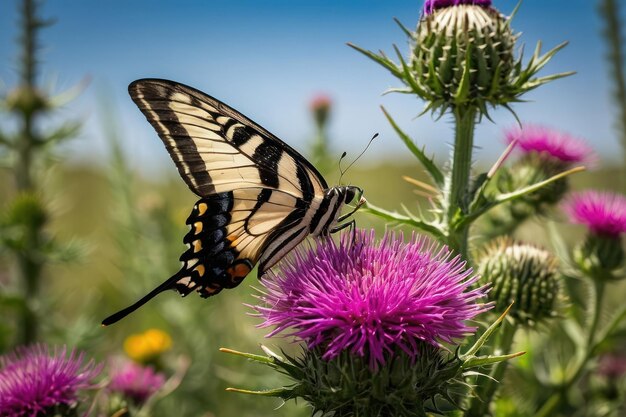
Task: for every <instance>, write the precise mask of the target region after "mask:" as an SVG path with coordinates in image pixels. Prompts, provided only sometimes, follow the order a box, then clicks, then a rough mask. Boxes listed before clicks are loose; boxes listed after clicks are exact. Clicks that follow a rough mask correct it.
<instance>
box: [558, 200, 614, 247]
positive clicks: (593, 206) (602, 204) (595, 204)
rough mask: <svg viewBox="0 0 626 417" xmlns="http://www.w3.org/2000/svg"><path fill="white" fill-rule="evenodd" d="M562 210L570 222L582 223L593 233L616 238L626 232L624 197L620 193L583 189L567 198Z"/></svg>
mask: <svg viewBox="0 0 626 417" xmlns="http://www.w3.org/2000/svg"><path fill="white" fill-rule="evenodd" d="M563 210H564V211H565V212H566V213H567V214H568V215H569V218H570V221H571V222H572V223H576V224H583V225H585V226H587V227H588V228H589V230H591V232H592V233H594V234H597V235H603V236H608V237H612V238H617V237H619V235H620V234H622V233H626V197H625V196H623V195H621V194H614V193H610V192H599V191H593V190H590V191H583V192H580V193H576V194H574V195H572V196H571V197H570V198H568V199H567V200H566V201H565V203H564V204H563Z"/></svg>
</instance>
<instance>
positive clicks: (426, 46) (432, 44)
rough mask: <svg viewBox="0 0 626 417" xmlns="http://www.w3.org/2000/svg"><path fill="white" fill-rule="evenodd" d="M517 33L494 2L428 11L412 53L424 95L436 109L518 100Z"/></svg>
mask: <svg viewBox="0 0 626 417" xmlns="http://www.w3.org/2000/svg"><path fill="white" fill-rule="evenodd" d="M517 38H518V35H516V34H514V33H513V32H512V30H511V28H510V26H509V21H508V19H506V18H505V17H504V16H503V15H502V14H500V13H499V12H498V11H497V10H495V9H493V8H491V7H483V6H479V5H458V6H451V7H445V8H441V9H438V10H435V11H434V12H433V13H430V14H426V15H424V16H423V17H422V19H420V21H419V23H418V25H417V29H416V31H415V33H414V34H413V42H412V48H411V55H410V58H409V67H410V72H411V75H412V76H413V78H414V81H415V84H416V86H418V87H419V88H418V90H419V92H420V93H421V94H420V97H421V98H423V99H424V100H426V101H428V102H430V103H432V106H433V110H434V109H435V108H442V110H443V109H446V108H448V107H457V106H474V107H478V108H479V109H484V108H486V104H491V105H493V106H496V105H499V104H506V103H509V102H511V101H513V100H514V99H515V98H516V96H517V95H518V94H519V93H520V92H519V91H518V88H516V86H515V85H512V83H511V81H513V80H514V79H515V77H516V74H514V72H515V64H516V62H515V59H514V48H515V42H516V40H517ZM416 92H417V91H416Z"/></svg>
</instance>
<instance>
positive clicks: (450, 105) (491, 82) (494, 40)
mask: <svg viewBox="0 0 626 417" xmlns="http://www.w3.org/2000/svg"><path fill="white" fill-rule="evenodd" d="M401 26H402V25H401ZM402 29H403V31H404V32H405V33H406V34H407V35H408V36H409V43H410V45H411V51H410V56H409V58H408V60H406V59H405V58H404V57H403V56H402V54H401V53H400V52H399V51H398V50H397V49H396V53H397V55H398V58H399V59H400V63H399V64H397V63H395V62H393V61H392V60H391V59H390V58H389V57H387V56H386V55H385V54H384V53H382V52H381V53H380V54H376V53H374V52H371V51H368V50H365V49H362V48H359V47H357V46H355V45H351V44H350V46H352V47H353V48H355V49H356V50H358V51H359V52H361V53H363V54H365V55H366V56H368V57H369V58H370V59H372V60H374V61H375V62H377V63H378V64H380V65H382V66H383V67H385V68H386V69H387V70H389V71H390V72H391V73H392V74H393V75H394V76H395V77H397V78H398V79H400V81H402V82H403V83H404V84H405V86H406V88H394V89H392V90H390V91H396V92H402V93H412V94H416V95H417V96H418V97H420V98H421V99H423V100H424V101H426V110H425V111H428V110H431V111H433V112H439V113H440V114H443V113H445V112H446V111H447V110H455V109H461V110H474V111H478V112H479V113H480V114H482V115H487V116H488V110H487V108H488V105H491V106H493V107H496V106H505V107H507V108H509V105H510V104H511V103H513V102H519V101H520V100H519V97H520V96H521V95H523V94H525V93H526V92H528V91H530V90H533V89H535V88H537V87H539V86H540V85H543V84H546V83H548V82H549V81H552V80H555V79H557V78H562V77H565V76H568V75H571V74H572V73H561V74H554V75H550V76H545V77H538V76H537V73H538V72H539V71H540V70H541V69H542V68H543V67H544V66H545V65H546V64H547V63H548V62H549V61H550V59H551V58H552V56H553V55H554V54H556V53H557V52H558V51H559V50H560V49H562V48H563V47H564V46H565V45H566V44H561V45H559V46H557V47H555V48H553V49H552V50H551V51H548V52H547V53H545V54H543V55H540V49H541V48H540V45H538V46H537V50H536V53H535V55H534V56H533V58H532V60H531V61H530V62H528V63H524V62H523V61H522V57H521V56H519V57H516V56H515V45H516V42H517V40H518V38H519V36H520V35H519V33H514V32H513V30H512V29H511V18H510V17H507V16H504V15H503V14H501V13H500V12H499V11H498V10H496V9H495V8H494V7H492V6H491V0H427V1H426V3H425V5H424V9H423V13H422V15H421V18H420V20H419V23H418V25H417V29H416V30H415V31H414V32H413V31H410V30H409V29H407V28H405V27H404V26H402ZM509 109H510V108H509Z"/></svg>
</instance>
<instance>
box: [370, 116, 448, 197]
mask: <svg viewBox="0 0 626 417" xmlns="http://www.w3.org/2000/svg"><path fill="white" fill-rule="evenodd" d="M380 108H381V109H382V111H383V113H384V114H385V117H386V118H387V120H388V121H389V123H390V124H391V127H393V129H394V130H395V131H396V133H397V134H398V136H400V139H402V142H404V144H405V145H406V147H407V148H409V150H410V151H411V153H412V154H413V155H415V157H416V158H417V159H418V160H419V161H420V163H421V164H422V166H423V167H424V169H425V170H426V172H428V174H429V175H430V177H431V178H432V180H433V182H434V183H435V184H436V185H437V186H438V187H439V188H441V187H443V184H444V175H443V173H442V172H441V170H439V168H438V167H437V165H436V164H435V163H434V161H433V160H432V159H431V158H429V157H427V156H426V154H425V153H424V151H423V150H421V149H420V148H418V147H417V146H415V143H413V141H412V140H411V138H410V137H409V136H408V135H407V134H406V133H404V132H403V131H402V129H400V127H399V126H398V124H397V123H396V122H395V120H394V119H393V118H392V117H391V115H390V114H389V113H388V112H387V110H385V108H384V107H382V106H381V107H380Z"/></svg>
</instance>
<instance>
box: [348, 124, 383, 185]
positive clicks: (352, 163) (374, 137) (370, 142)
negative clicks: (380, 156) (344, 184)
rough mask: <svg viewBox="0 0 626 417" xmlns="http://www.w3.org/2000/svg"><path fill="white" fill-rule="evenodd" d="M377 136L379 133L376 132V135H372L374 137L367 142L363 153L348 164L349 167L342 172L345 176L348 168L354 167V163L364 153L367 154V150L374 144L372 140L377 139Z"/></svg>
mask: <svg viewBox="0 0 626 417" xmlns="http://www.w3.org/2000/svg"><path fill="white" fill-rule="evenodd" d="M377 137H378V133H375V134H374V136H372V138H371V139H370V141H369V142H368V143H367V146H366V147H365V149H363V151H361V153H360V154H359V156H357V157H356V158H354V161H352V162H351V163H350V165H348V167H347V168H346V169H345V170H344V171H343V172H342V174H341V175H342V176H343V174H344V173H345V172H346V171H348V170H349V169H350V167H352V165H354V163H355V162H356V161H358V160H359V159H360V158H361V157H362V156H363V154H365V152H366V151H367V149H368V148H369V147H370V145H371V144H372V142H374V139H376V138H377ZM344 154H345V152H344Z"/></svg>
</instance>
